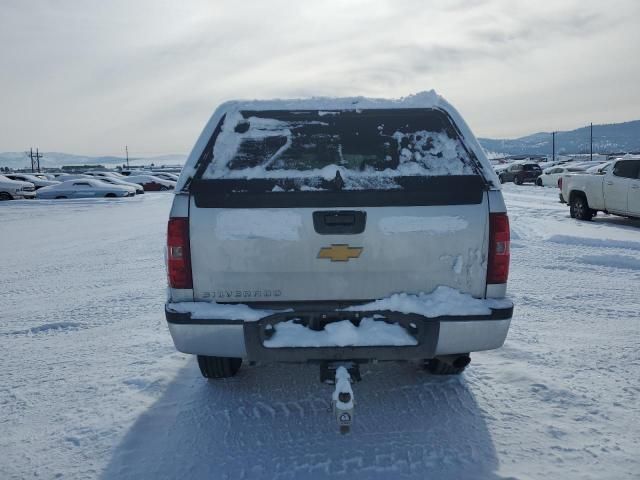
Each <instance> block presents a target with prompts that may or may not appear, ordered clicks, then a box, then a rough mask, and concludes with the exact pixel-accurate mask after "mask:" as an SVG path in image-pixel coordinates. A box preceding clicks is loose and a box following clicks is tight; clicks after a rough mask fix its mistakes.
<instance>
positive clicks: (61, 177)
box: [56, 173, 93, 182]
mask: <svg viewBox="0 0 640 480" xmlns="http://www.w3.org/2000/svg"><path fill="white" fill-rule="evenodd" d="M92 178H93V177H92V176H91V175H85V174H84V173H56V180H58V181H59V182H66V181H68V180H82V179H87V180H90V179H92Z"/></svg>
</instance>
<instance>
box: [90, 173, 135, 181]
mask: <svg viewBox="0 0 640 480" xmlns="http://www.w3.org/2000/svg"><path fill="white" fill-rule="evenodd" d="M84 174H85V175H89V176H91V177H95V178H103V177H109V178H119V179H121V180H124V178H125V176H124V175H121V174H120V173H118V172H95V171H88V172H84Z"/></svg>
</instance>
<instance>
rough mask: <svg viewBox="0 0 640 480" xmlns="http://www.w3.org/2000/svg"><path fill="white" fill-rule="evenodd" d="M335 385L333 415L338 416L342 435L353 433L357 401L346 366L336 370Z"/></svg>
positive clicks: (332, 403) (332, 402) (332, 401)
mask: <svg viewBox="0 0 640 480" xmlns="http://www.w3.org/2000/svg"><path fill="white" fill-rule="evenodd" d="M335 372H336V375H335V385H336V388H335V390H334V391H333V395H332V400H331V405H332V407H333V414H334V415H335V416H336V420H337V422H338V426H339V427H340V433H342V434H343V435H344V434H347V433H349V432H350V431H351V424H352V423H353V407H354V406H355V401H354V399H353V390H352V389H351V375H349V371H348V370H347V369H346V368H345V367H344V366H342V365H341V366H338V367H337V368H336V370H335Z"/></svg>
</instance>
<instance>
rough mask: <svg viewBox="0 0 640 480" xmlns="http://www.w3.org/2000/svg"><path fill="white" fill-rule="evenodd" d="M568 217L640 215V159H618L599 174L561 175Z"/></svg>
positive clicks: (590, 217) (582, 218) (581, 218)
mask: <svg viewBox="0 0 640 480" xmlns="http://www.w3.org/2000/svg"><path fill="white" fill-rule="evenodd" d="M561 188H562V197H563V198H564V199H565V200H566V201H567V202H568V204H569V207H570V213H571V218H577V219H579V220H591V219H592V218H593V217H594V216H595V215H596V213H597V212H599V211H602V212H605V213H611V214H615V215H622V216H626V217H639V218H640V158H635V157H634V158H621V159H618V160H616V161H614V162H613V163H612V165H611V166H610V167H609V168H607V169H606V170H604V171H603V172H602V173H601V174H597V175H589V174H584V175H582V174H577V175H576V174H574V175H565V176H564V177H563V178H562V187H561Z"/></svg>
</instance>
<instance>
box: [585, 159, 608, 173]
mask: <svg viewBox="0 0 640 480" xmlns="http://www.w3.org/2000/svg"><path fill="white" fill-rule="evenodd" d="M611 163H612V162H604V163H601V164H599V165H594V166H593V167H589V168H587V170H586V171H587V173H592V174H596V175H601V174H603V173H604V172H605V171H606V170H607V169H608V168H609V167H610V166H611Z"/></svg>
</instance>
